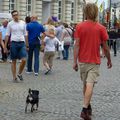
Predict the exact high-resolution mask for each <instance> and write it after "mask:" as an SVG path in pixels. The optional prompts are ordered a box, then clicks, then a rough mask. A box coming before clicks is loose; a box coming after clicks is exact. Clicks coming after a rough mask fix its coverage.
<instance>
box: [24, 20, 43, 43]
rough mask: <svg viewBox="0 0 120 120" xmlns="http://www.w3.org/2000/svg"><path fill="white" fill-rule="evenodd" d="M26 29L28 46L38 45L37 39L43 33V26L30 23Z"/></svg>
mask: <svg viewBox="0 0 120 120" xmlns="http://www.w3.org/2000/svg"><path fill="white" fill-rule="evenodd" d="M26 29H27V31H28V42H29V44H34V43H37V44H40V41H39V39H37V38H38V37H40V34H41V33H44V32H45V29H44V27H43V25H41V24H39V23H38V22H37V21H32V22H30V23H28V24H27V26H26Z"/></svg>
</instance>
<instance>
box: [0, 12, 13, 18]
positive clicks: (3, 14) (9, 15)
mask: <svg viewBox="0 0 120 120" xmlns="http://www.w3.org/2000/svg"><path fill="white" fill-rule="evenodd" d="M0 18H2V19H12V16H11V14H10V13H0Z"/></svg>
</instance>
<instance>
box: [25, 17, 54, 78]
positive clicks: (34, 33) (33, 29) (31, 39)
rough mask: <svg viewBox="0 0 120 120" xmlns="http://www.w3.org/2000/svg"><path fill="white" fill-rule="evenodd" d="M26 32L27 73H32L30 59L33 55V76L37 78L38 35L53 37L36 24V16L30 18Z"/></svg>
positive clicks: (40, 25)
mask: <svg viewBox="0 0 120 120" xmlns="http://www.w3.org/2000/svg"><path fill="white" fill-rule="evenodd" d="M26 29H27V32H28V43H29V51H28V60H27V73H28V74H30V73H32V72H33V69H32V58H33V53H34V74H35V76H38V74H39V50H40V44H41V43H40V39H39V38H40V35H41V34H42V33H43V34H45V35H47V36H49V37H54V35H49V33H46V32H45V29H44V27H43V25H42V24H40V23H38V21H37V16H36V15H33V16H32V17H31V22H30V23H28V24H27V27H26Z"/></svg>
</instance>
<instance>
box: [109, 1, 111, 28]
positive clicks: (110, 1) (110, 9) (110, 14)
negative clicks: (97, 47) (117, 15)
mask: <svg viewBox="0 0 120 120" xmlns="http://www.w3.org/2000/svg"><path fill="white" fill-rule="evenodd" d="M109 1H110V4H109V12H110V20H109V30H110V27H111V0H109Z"/></svg>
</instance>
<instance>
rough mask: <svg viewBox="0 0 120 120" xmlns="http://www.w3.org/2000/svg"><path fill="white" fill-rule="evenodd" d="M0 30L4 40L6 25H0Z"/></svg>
mask: <svg viewBox="0 0 120 120" xmlns="http://www.w3.org/2000/svg"><path fill="white" fill-rule="evenodd" d="M0 32H1V33H2V40H5V36H6V32H7V27H3V26H1V27H0Z"/></svg>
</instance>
